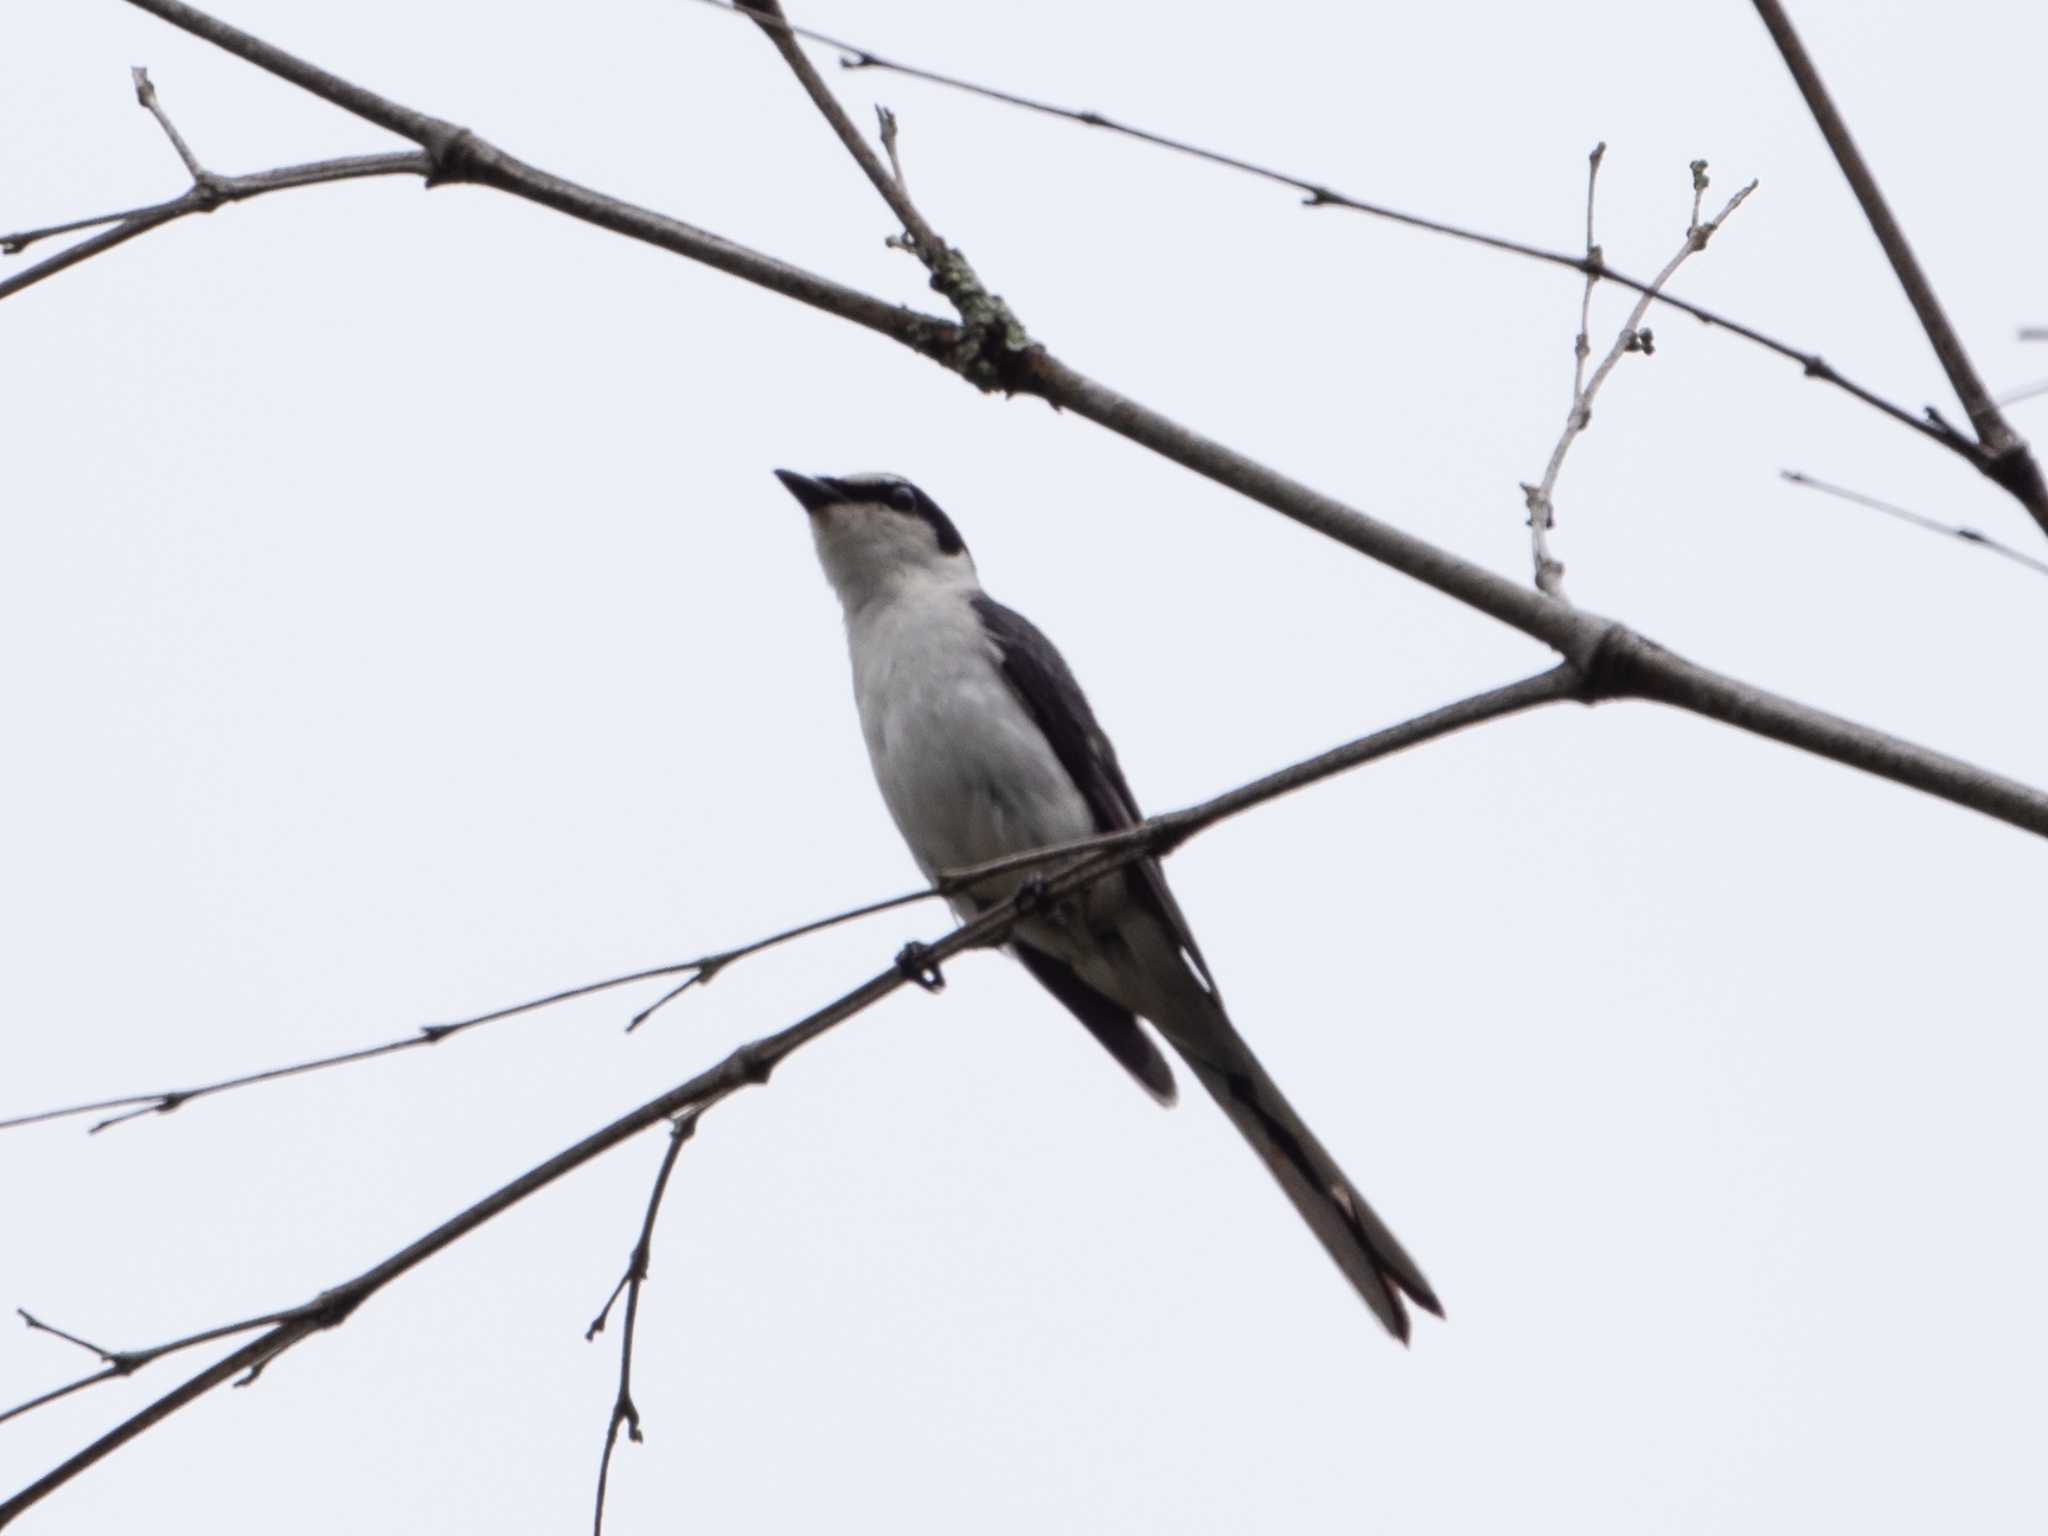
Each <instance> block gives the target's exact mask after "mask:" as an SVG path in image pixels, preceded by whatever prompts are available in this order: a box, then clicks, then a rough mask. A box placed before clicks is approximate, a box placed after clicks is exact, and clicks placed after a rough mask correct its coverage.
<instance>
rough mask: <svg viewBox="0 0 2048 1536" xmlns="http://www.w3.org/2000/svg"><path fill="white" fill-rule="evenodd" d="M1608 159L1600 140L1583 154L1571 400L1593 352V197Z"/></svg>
mask: <svg viewBox="0 0 2048 1536" xmlns="http://www.w3.org/2000/svg"><path fill="white" fill-rule="evenodd" d="M1606 158H1607V141H1606V140H1605V139H1602V140H1601V141H1600V142H1599V143H1598V144H1595V145H1594V146H1593V152H1592V153H1591V154H1589V155H1587V156H1586V288H1585V291H1584V292H1583V293H1582V294H1580V296H1579V334H1578V337H1577V339H1576V340H1574V341H1573V343H1572V402H1573V404H1577V403H1578V399H1579V396H1581V395H1583V394H1584V393H1585V392H1586V359H1587V358H1589V357H1591V356H1592V355H1593V341H1592V329H1593V289H1594V288H1595V287H1596V286H1597V285H1598V284H1599V282H1600V265H1601V253H1600V242H1599V241H1598V240H1596V239H1594V238H1593V206H1594V196H1595V194H1596V193H1597V192H1598V191H1599V189H1600V162H1601V161H1602V160H1605V159H1606Z"/></svg>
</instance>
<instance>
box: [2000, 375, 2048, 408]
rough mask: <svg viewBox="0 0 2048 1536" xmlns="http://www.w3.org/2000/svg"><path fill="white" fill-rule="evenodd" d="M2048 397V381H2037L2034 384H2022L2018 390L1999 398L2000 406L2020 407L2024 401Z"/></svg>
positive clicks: (2008, 392) (2010, 391) (2009, 391)
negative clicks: (2042, 396) (2043, 396)
mask: <svg viewBox="0 0 2048 1536" xmlns="http://www.w3.org/2000/svg"><path fill="white" fill-rule="evenodd" d="M2041 395H2048V379H2037V380H2036V381H2035V382H2034V383H2032V384H2022V385H2021V386H2020V387H2019V388H2018V389H2014V390H2008V391H2007V392H2006V393H2005V394H2002V395H2000V396H1999V397H1998V403H1999V404H2000V405H2018V404H2019V403H2020V402H2021V401H2022V400H2032V399H2035V398H2037V397H2038V396H2041Z"/></svg>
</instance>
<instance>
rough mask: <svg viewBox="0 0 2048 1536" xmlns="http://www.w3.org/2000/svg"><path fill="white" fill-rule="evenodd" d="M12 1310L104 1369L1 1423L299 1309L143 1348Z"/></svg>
mask: <svg viewBox="0 0 2048 1536" xmlns="http://www.w3.org/2000/svg"><path fill="white" fill-rule="evenodd" d="M14 1310H15V1312H16V1313H17V1314H19V1316H20V1317H21V1320H22V1321H23V1322H24V1323H26V1324H27V1325H28V1326H29V1327H30V1328H32V1329H34V1330H35V1331H37V1332H39V1333H47V1334H52V1335H54V1336H55V1337H57V1338H60V1339H62V1340H64V1342H65V1343H67V1344H73V1345H76V1346H77V1347H78V1348H80V1349H83V1350H85V1351H87V1352H88V1353H90V1354H93V1355H97V1356H98V1357H99V1358H100V1360H101V1361H103V1362H104V1363H105V1367H106V1368H105V1369H104V1370H99V1371H95V1372H93V1373H92V1374H91V1375H90V1376H82V1377H80V1378H79V1379H78V1380H76V1381H72V1382H67V1383H66V1384H65V1385H63V1386H61V1387H55V1388H52V1389H51V1390H50V1391H48V1392H44V1393H41V1394H39V1395H38V1396H35V1397H32V1398H30V1399H29V1400H28V1401H26V1402H23V1403H17V1404H15V1405H14V1406H13V1407H12V1408H9V1409H6V1410H5V1411H4V1412H0V1424H5V1423H6V1422H7V1421H8V1420H9V1419H14V1418H20V1417H21V1416H22V1415H23V1414H27V1413H32V1412H34V1411H35V1410H36V1409H38V1408H41V1407H44V1406H46V1405H47V1404H50V1403H54V1402H56V1401H57V1400H58V1399H59V1398H63V1397H69V1396H70V1395H71V1394H72V1393H74V1392H80V1391H83V1390H84V1389H85V1388H87V1387H96V1386H98V1385H99V1384H100V1383H101V1382H103V1381H112V1380H114V1379H115V1378H116V1377H120V1376H132V1375H134V1374H135V1373H136V1372H137V1371H139V1370H141V1369H142V1368H143V1367H144V1366H146V1365H149V1364H151V1363H152V1362H154V1361H157V1360H161V1359H163V1358H164V1356H166V1355H175V1354H178V1353H179V1352H181V1351H183V1350H187V1349H196V1348H197V1347H198V1346H200V1345H201V1344H211V1343H213V1342H214V1341H215V1340H217V1339H226V1338H232V1337H234V1336H235V1335H236V1334H238V1333H251V1332H254V1331H255V1330H256V1329H258V1328H269V1327H271V1326H273V1325H275V1324H277V1323H280V1322H283V1321H285V1320H286V1319H287V1318H290V1317H293V1316H295V1315H296V1313H297V1311H298V1310H299V1309H296V1308H294V1309H292V1310H289V1311H284V1312H266V1313H264V1314H263V1315H262V1316H260V1317H247V1318H243V1319H241V1320H240V1321H238V1322H233V1323H223V1324H221V1325H219V1326H217V1327H213V1328H204V1329H201V1330H200V1331H199V1332H198V1333H192V1334H187V1335H185V1336H184V1337H183V1338H177V1339H170V1340H168V1341H166V1342H164V1343H162V1344H152V1345H150V1346H149V1347H147V1348H145V1349H102V1348H101V1347H100V1346H99V1345H97V1344H95V1343H93V1342H92V1341H91V1340H89V1339H83V1338H80V1337H79V1336H78V1335H77V1334H73V1333H66V1332H65V1331H64V1330H63V1329H62V1328H53V1327H51V1326H50V1324H48V1323H46V1322H44V1321H42V1319H40V1318H38V1317H36V1316H35V1315H33V1314H32V1313H30V1312H29V1311H28V1309H27V1308H25V1307H16V1308H15V1309H14Z"/></svg>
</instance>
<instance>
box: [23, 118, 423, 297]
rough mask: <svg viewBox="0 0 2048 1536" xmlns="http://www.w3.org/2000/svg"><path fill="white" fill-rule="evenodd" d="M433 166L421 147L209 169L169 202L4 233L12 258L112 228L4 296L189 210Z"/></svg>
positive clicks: (40, 265)
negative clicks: (80, 233) (242, 171)
mask: <svg viewBox="0 0 2048 1536" xmlns="http://www.w3.org/2000/svg"><path fill="white" fill-rule="evenodd" d="M433 169H434V167H433V162H432V161H431V160H429V159H428V157H427V156H425V155H423V154H420V153H418V152H417V151H402V152H400V153H397V154H389V155H346V156H343V157H341V158H339V159H335V160H316V161H313V162H311V163H310V164H307V165H287V166H280V167H279V168H277V169H276V170H271V171H257V172H255V173H253V174H251V175H247V176H224V175H221V174H219V173H217V172H211V171H210V172H208V173H207V176H206V180H205V181H204V182H195V183H194V184H193V185H192V187H191V189H190V190H189V191H187V192H185V193H184V194H183V195H182V196H179V197H174V198H171V199H170V200H169V201H168V202H162V203H152V204H150V205H149V206H147V207H144V208H130V209H127V210H125V211H123V212H120V213H107V214H95V215H93V216H91V217H89V218H83V219H73V220H71V221H70V222H69V223H65V224H51V225H46V226H45V227H43V228H41V229H29V230H22V231H19V232H18V233H15V234H11V235H0V254H5V255H10V256H11V255H14V254H16V253H17V252H20V251H23V250H26V249H27V248H28V247H29V246H31V245H33V244H35V243H36V242H37V241H38V240H46V239H48V238H49V237H50V236H52V235H63V234H69V233H71V232H72V231H73V230H78V229H91V228H93V227H94V226H95V225H99V224H112V225H113V226H114V227H113V228H112V229H109V230H105V231H102V232H101V233H100V234H97V235H94V236H93V237H92V238H91V239H90V240H81V241H79V242H78V244H76V245H73V246H67V247H66V248H65V249H63V250H61V251H59V252H57V254H56V255H54V256H49V257H46V258H44V259H43V260H42V261H39V262H37V263H36V264H35V265H34V266H32V267H27V268H25V269H23V270H22V271H20V272H17V273H15V274H14V275H13V276H12V277H8V278H4V279H0V299H5V298H8V297H9V296H11V295H13V294H17V293H19V292H21V291H22V290H23V289H24V288H33V287H34V286H35V285H36V284H37V283H40V282H42V281H43V280H44V279H45V278H51V277H55V276H56V275H57V274H58V273H59V272H62V271H64V270H65V269H66V268H69V267H75V266H77V265H78V264H79V263H80V262H82V261H89V260H91V259H92V258H93V257H95V256H100V255H104V254H105V253H106V252H108V251H111V250H112V249H114V247H116V246H119V245H125V244H127V243H128V242H129V241H130V240H133V239H135V238H136V236H138V235H146V234H148V233H149V232H150V231H151V230H153V229H161V228H162V227H163V226H164V225H166V224H169V223H171V222H173V221H174V220H177V219H182V218H185V217H186V216H188V215H190V214H195V213H211V212H213V210H214V209H216V208H220V207H223V206H225V205H226V204H228V203H240V202H246V201H248V200H249V199H250V198H252V197H261V196H263V195H264V194H265V193H268V192H283V191H286V190H288V189H290V188H292V187H317V186H325V185H327V184H328V183H330V182H336V181H362V180H365V179H367V178H369V177H373V176H428V175H431V174H432V172H433Z"/></svg>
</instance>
